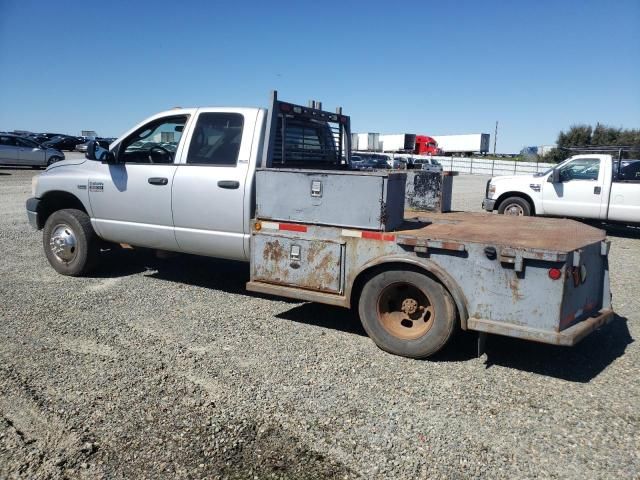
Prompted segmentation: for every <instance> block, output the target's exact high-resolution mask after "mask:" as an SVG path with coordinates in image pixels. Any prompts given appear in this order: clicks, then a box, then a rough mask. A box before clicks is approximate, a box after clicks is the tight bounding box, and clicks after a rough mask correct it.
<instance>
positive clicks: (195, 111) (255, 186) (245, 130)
mask: <svg viewBox="0 0 640 480" xmlns="http://www.w3.org/2000/svg"><path fill="white" fill-rule="evenodd" d="M349 140H350V119H349V117H348V116H346V115H343V114H342V110H341V109H338V110H337V111H336V112H335V113H333V112H328V111H323V110H322V109H321V108H319V107H318V105H317V104H315V102H314V103H312V105H311V106H309V107H305V106H302V105H295V104H291V103H288V102H282V101H279V100H278V99H277V94H276V92H274V94H273V96H272V101H271V106H270V108H269V109H264V108H181V109H173V110H170V111H167V112H162V113H159V114H157V115H154V116H152V117H150V118H148V119H147V120H145V121H144V122H142V123H140V124H138V125H137V126H135V127H134V128H132V129H131V130H129V131H128V132H127V133H125V134H124V135H123V136H121V137H120V138H119V139H117V140H116V141H115V142H113V143H112V144H111V145H110V147H109V150H108V151H107V150H104V151H102V150H98V148H97V145H96V144H95V143H91V144H90V145H89V147H88V151H87V159H70V160H66V161H62V162H58V163H55V164H53V165H51V166H49V167H48V168H47V170H46V171H45V172H44V173H42V174H41V175H39V176H37V177H35V178H34V181H33V197H32V198H30V199H29V200H28V201H27V205H26V210H27V215H28V218H29V221H30V223H31V224H32V225H33V226H34V227H35V228H37V229H41V230H43V237H42V240H43V247H44V251H45V254H46V256H47V259H48V260H49V263H50V264H51V266H52V267H53V268H54V269H55V270H56V271H58V272H59V273H61V274H64V275H83V274H86V273H88V272H89V271H90V270H91V268H92V267H94V266H96V263H97V262H98V261H99V260H100V259H101V258H104V257H105V256H104V253H105V252H101V250H100V248H99V247H100V245H101V243H102V242H107V243H111V244H118V243H126V244H129V245H132V246H134V247H146V248H152V249H158V250H168V251H175V252H181V253H185V254H196V255H204V256H209V257H220V258H227V259H232V260H239V261H246V262H249V263H250V272H251V274H250V278H249V281H248V282H247V290H249V291H252V292H260V293H266V294H271V295H279V296H284V297H288V298H294V299H298V300H304V301H313V302H320V303H326V304H330V305H336V306H341V307H346V308H353V309H354V310H356V311H357V312H358V314H359V316H360V319H361V321H362V323H363V325H364V328H365V329H366V331H367V333H368V334H369V335H370V336H371V338H372V339H373V340H374V341H375V342H376V344H377V345H378V346H380V347H381V348H383V349H384V350H387V351H389V352H392V353H395V354H398V355H404V356H408V357H415V358H422V357H427V356H429V355H432V354H434V353H435V352H437V351H438V350H440V349H441V348H442V347H443V346H444V345H445V344H446V343H447V341H448V340H449V339H450V338H451V337H452V336H453V334H454V332H455V331H456V330H457V329H458V328H461V329H463V330H472V331H477V332H480V335H479V339H482V338H484V336H485V335H486V334H487V333H492V334H499V335H507V336H512V337H518V338H523V339H528V340H533V341H537V342H545V343H551V344H555V345H567V346H570V345H574V344H575V343H577V342H578V341H580V339H582V338H583V337H585V336H586V335H588V334H589V333H591V332H593V331H594V330H596V329H597V328H599V327H601V326H602V325H604V324H605V323H607V322H609V321H611V320H612V319H613V318H614V313H613V309H612V305H611V293H610V290H609V266H608V255H609V242H608V241H607V240H606V237H605V233H604V232H603V231H602V230H599V229H596V228H593V227H590V226H587V225H583V224H581V223H579V222H574V221H572V220H558V219H543V218H515V219H513V218H506V217H500V216H492V215H486V214H480V213H464V212H458V213H433V212H414V211H411V212H405V210H404V205H405V196H406V191H405V186H406V179H407V174H406V173H405V172H399V171H391V170H384V171H354V170H353V168H352V166H351V162H350V159H351V149H350V142H349ZM107 255H108V253H107ZM212 274H214V272H212ZM230 314H232V312H230ZM479 344H482V342H479Z"/></svg>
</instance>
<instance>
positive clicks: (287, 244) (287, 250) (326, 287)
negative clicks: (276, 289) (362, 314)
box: [251, 234, 345, 294]
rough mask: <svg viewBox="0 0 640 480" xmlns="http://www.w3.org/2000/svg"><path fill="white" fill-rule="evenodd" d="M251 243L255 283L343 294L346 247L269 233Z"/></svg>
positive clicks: (260, 235)
mask: <svg viewBox="0 0 640 480" xmlns="http://www.w3.org/2000/svg"><path fill="white" fill-rule="evenodd" d="M251 242H252V244H251V255H252V261H251V280H252V281H258V282H266V283H275V284H280V285H286V286H290V287H299V288H306V289H311V290H316V291H320V292H325V293H336V294H341V293H342V291H343V283H344V254H345V253H344V252H345V245H344V244H340V243H337V242H330V241H322V240H305V239H302V238H287V237H284V236H277V235H267V234H259V235H254V236H253V237H252V239H251Z"/></svg>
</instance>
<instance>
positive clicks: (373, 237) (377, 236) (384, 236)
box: [361, 232, 396, 242]
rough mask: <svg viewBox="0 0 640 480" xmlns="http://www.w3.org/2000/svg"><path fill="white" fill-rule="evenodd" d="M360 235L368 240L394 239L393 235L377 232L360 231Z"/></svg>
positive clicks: (389, 240) (391, 240)
mask: <svg viewBox="0 0 640 480" xmlns="http://www.w3.org/2000/svg"><path fill="white" fill-rule="evenodd" d="M361 237H362V238H366V239H368V240H385V241H387V242H393V241H395V239H396V237H395V235H390V234H388V233H378V232H362V234H361Z"/></svg>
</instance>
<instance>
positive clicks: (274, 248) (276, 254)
mask: <svg viewBox="0 0 640 480" xmlns="http://www.w3.org/2000/svg"><path fill="white" fill-rule="evenodd" d="M282 257H283V251H282V245H280V242H279V241H278V240H274V241H272V242H267V243H266V244H265V246H264V251H263V252H262V258H263V259H265V260H267V261H270V262H274V263H276V264H278V263H279V262H280V260H282Z"/></svg>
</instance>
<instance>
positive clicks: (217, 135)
mask: <svg viewBox="0 0 640 480" xmlns="http://www.w3.org/2000/svg"><path fill="white" fill-rule="evenodd" d="M243 125H244V117H243V116H242V115H240V114H239V113H223V112H211V113H201V114H200V115H199V116H198V122H197V123H196V128H195V129H194V130H193V135H192V136H191V144H190V145H189V153H188V155H187V164H191V165H219V166H234V165H236V164H237V163H238V154H239V153H240V143H241V142H242V127H243Z"/></svg>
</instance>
